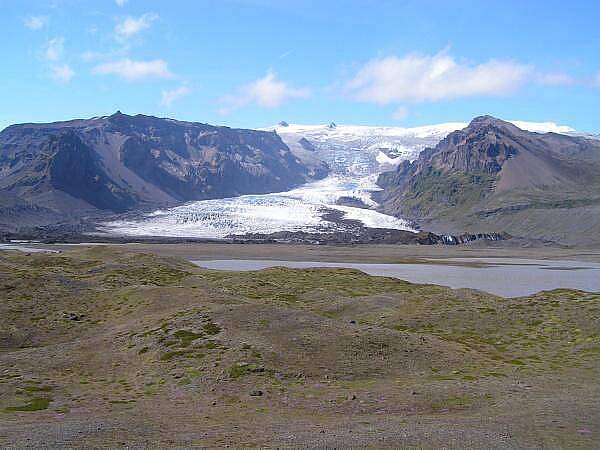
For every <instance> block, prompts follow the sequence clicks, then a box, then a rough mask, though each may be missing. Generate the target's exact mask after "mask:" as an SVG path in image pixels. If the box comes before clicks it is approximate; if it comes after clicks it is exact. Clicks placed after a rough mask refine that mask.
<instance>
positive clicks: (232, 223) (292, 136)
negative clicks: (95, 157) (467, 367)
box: [101, 121, 575, 239]
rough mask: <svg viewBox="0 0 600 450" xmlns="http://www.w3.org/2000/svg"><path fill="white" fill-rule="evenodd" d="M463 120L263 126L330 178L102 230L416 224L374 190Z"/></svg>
mask: <svg viewBox="0 0 600 450" xmlns="http://www.w3.org/2000/svg"><path fill="white" fill-rule="evenodd" d="M513 123H515V124H517V126H519V127H520V128H523V129H526V130H529V131H535V132H539V133H545V132H555V133H574V132H575V130H573V129H572V128H570V127H566V126H560V125H556V124H554V123H551V122H523V121H513ZM466 126H467V123H463V122H452V123H443V124H438V125H430V126H421V127H413V128H402V127H374V126H362V125H358V126H357V125H335V124H333V123H332V124H330V125H295V124H287V123H284V122H282V123H281V124H280V125H277V126H272V127H267V128H263V130H267V131H275V132H277V134H279V136H280V137H281V138H282V140H283V141H284V142H285V143H286V144H287V145H288V147H290V150H291V151H292V152H293V153H294V154H297V155H298V157H300V154H302V156H303V157H306V156H307V154H308V156H309V157H312V158H316V159H318V160H321V161H325V162H326V163H327V164H328V165H329V167H330V173H329V175H328V176H327V177H326V178H324V179H322V180H318V181H311V182H308V183H306V184H304V185H302V186H299V187H297V188H295V189H292V190H289V191H286V192H278V193H271V194H261V195H242V196H239V197H231V198H222V199H212V200H202V201H194V202H190V203H187V204H184V205H181V206H177V207H174V208H169V209H164V210H158V211H154V212H152V213H149V214H146V215H144V216H143V217H141V218H136V219H123V220H114V221H111V222H107V223H104V224H103V226H102V227H101V230H102V232H105V233H110V234H114V235H122V236H164V237H189V238H206V239H223V238H227V237H231V236H243V235H245V234H249V233H258V234H269V233H274V232H279V231H290V232H294V231H304V232H315V233H316V232H330V231H335V230H338V229H340V227H341V225H340V224H339V223H336V222H334V221H330V220H327V218H326V213H328V212H332V211H337V212H339V213H340V214H342V217H343V219H348V220H353V221H358V222H360V223H362V224H363V225H364V226H365V227H370V228H390V229H397V230H407V231H414V230H413V229H412V228H411V227H410V225H409V224H408V223H407V222H406V221H405V220H403V219H400V218H397V217H393V216H389V215H386V214H382V213H380V212H378V211H376V208H377V206H378V205H377V203H376V202H375V201H373V199H372V193H374V192H376V191H378V190H380V188H379V187H378V186H377V184H376V181H377V177H378V175H379V174H380V173H381V172H383V171H386V170H392V169H393V168H394V167H395V166H397V165H398V164H399V163H400V162H401V161H403V160H411V161H412V160H414V159H415V158H416V157H417V156H418V154H419V153H420V152H421V150H423V149H424V148H426V147H431V146H435V145H436V144H437V143H438V142H439V141H440V140H442V139H443V138H444V137H446V136H447V135H448V134H449V133H451V132H452V131H455V130H459V129H462V128H464V127H466ZM303 142H305V143H306V142H307V143H308V145H309V148H306V144H303ZM342 198H352V199H354V200H357V201H359V202H360V203H361V204H362V205H364V207H363V208H361V207H357V206H347V205H344V204H338V203H339V201H340V199H342Z"/></svg>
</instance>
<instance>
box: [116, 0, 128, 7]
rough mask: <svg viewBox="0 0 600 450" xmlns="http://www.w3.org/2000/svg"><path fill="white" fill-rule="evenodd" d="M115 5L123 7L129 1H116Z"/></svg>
mask: <svg viewBox="0 0 600 450" xmlns="http://www.w3.org/2000/svg"><path fill="white" fill-rule="evenodd" d="M115 3H116V4H117V6H123V5H124V4H125V3H127V0H115Z"/></svg>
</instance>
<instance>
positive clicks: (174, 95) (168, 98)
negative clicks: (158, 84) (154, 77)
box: [161, 86, 192, 107]
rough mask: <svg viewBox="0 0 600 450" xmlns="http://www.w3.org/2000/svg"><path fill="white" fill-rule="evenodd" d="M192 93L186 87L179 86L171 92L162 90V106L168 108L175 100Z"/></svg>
mask: <svg viewBox="0 0 600 450" xmlns="http://www.w3.org/2000/svg"><path fill="white" fill-rule="evenodd" d="M191 93H192V90H191V89H190V88H189V87H187V86H179V87H178V88H175V89H171V90H164V91H162V92H161V95H162V104H163V105H165V106H166V107H170V106H171V105H172V104H173V102H174V101H175V100H179V99H180V98H183V97H186V96H188V95H190V94H191Z"/></svg>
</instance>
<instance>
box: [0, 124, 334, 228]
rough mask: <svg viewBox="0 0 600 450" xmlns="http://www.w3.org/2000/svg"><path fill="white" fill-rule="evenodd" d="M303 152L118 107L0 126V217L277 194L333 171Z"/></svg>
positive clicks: (239, 132) (259, 137)
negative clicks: (93, 115)
mask: <svg viewBox="0 0 600 450" xmlns="http://www.w3.org/2000/svg"><path fill="white" fill-rule="evenodd" d="M302 159H303V156H302V155H295V154H294V153H293V152H292V151H290V149H289V148H288V147H287V146H286V145H285V144H284V143H283V142H282V140H281V139H280V137H279V136H278V135H277V134H276V133H273V132H265V131H256V130H243V129H231V128H227V127H217V126H212V125H206V124H201V123H193V122H182V121H176V120H171V119H160V118H156V117H151V116H144V115H136V116H129V115H126V114H122V113H120V112H117V113H115V114H113V115H111V116H106V117H97V118H92V119H88V120H71V121H67V122H56V123H50V124H22V125H12V126H9V127H8V128H6V129H4V130H3V131H2V132H0V198H1V200H0V222H2V223H4V224H5V226H10V225H11V224H12V225H14V224H16V223H18V222H27V223H31V224H39V223H44V222H48V223H50V222H53V221H56V220H66V219H69V218H73V217H78V216H81V215H84V214H94V213H98V212H104V211H106V212H112V213H114V212H123V211H128V210H132V209H139V208H144V209H146V208H155V207H159V206H165V205H172V204H177V203H181V202H186V201H191V200H201V199H212V198H222V197H232V196H237V195H241V194H262V193H268V192H277V191H284V190H288V189H290V188H292V187H295V186H298V185H300V184H303V183H305V182H306V181H309V180H312V179H319V178H322V177H324V176H326V174H327V172H328V169H327V166H326V165H325V164H323V163H320V162H317V161H314V160H310V161H307V163H305V162H303V160H302ZM308 163H310V167H309V164H308Z"/></svg>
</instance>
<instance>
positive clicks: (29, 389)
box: [23, 386, 53, 392]
mask: <svg viewBox="0 0 600 450" xmlns="http://www.w3.org/2000/svg"><path fill="white" fill-rule="evenodd" d="M52 389H53V388H52V386H25V387H24V388H23V390H24V391H25V392H50V391H51V390H52Z"/></svg>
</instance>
